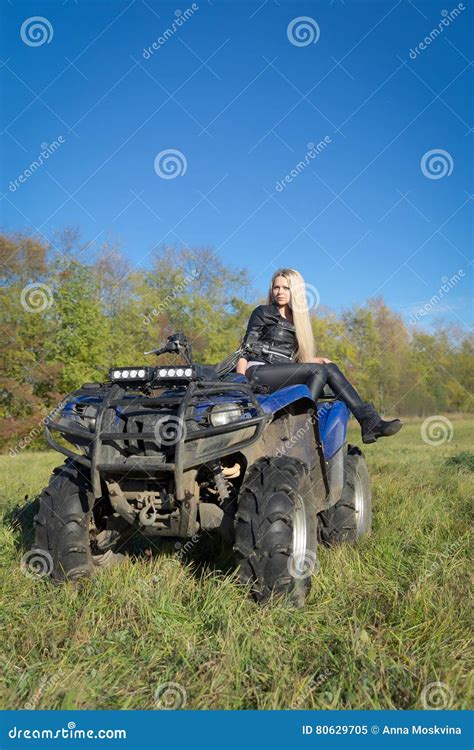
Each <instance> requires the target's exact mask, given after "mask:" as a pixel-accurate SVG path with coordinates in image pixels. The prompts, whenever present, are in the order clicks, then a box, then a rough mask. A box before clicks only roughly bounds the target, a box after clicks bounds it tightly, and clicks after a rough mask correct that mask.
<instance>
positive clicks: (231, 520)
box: [34, 334, 371, 606]
mask: <svg viewBox="0 0 474 750" xmlns="http://www.w3.org/2000/svg"><path fill="white" fill-rule="evenodd" d="M148 353H155V354H158V355H162V354H165V353H169V354H180V355H181V356H182V358H183V360H184V364H183V365H157V366H149V365H144V366H133V367H116V368H113V369H112V370H111V371H110V374H109V377H110V379H109V380H108V381H107V382H105V383H86V384H85V385H83V386H82V387H81V388H79V389H78V390H76V391H74V392H73V393H71V394H69V396H68V397H67V398H66V399H65V405H64V407H63V408H62V410H61V412H60V415H59V417H57V418H56V419H55V421H49V422H48V423H47V425H46V426H45V435H46V439H47V441H48V443H49V445H50V446H51V447H52V448H54V449H55V450H57V451H60V452H61V453H63V454H64V455H65V456H66V457H67V458H66V461H65V463H64V464H63V465H62V466H61V467H59V468H57V469H55V471H54V472H53V475H52V477H51V480H50V483H49V485H48V486H47V487H46V488H45V489H44V490H43V492H42V494H41V496H40V507H39V512H38V514H37V515H36V517H35V521H34V523H35V545H34V550H35V553H36V554H37V555H38V554H39V555H43V556H44V557H45V559H47V561H48V571H47V572H48V573H50V574H51V576H52V577H53V579H55V580H58V581H60V580H66V579H75V578H78V577H81V576H85V575H89V574H90V573H91V572H92V571H93V569H94V566H95V565H99V566H100V565H105V564H107V563H108V562H109V561H110V560H113V558H114V556H115V555H116V554H117V551H119V550H120V549H121V548H122V547H123V545H124V544H125V541H126V540H127V539H128V538H130V536H132V535H133V534H134V533H136V532H137V531H140V532H141V534H143V535H144V536H146V537H149V538H150V537H171V538H173V539H189V538H191V537H193V536H195V535H196V534H199V533H200V532H216V533H220V534H221V535H222V536H223V537H224V538H225V539H226V540H227V542H228V543H229V544H232V545H233V549H234V553H235V560H236V563H237V565H238V569H239V576H240V579H241V580H242V582H245V583H250V584H251V588H252V590H253V594H254V596H255V598H256V599H257V601H260V602H265V601H266V600H267V599H269V597H270V596H271V595H272V594H281V595H286V596H288V597H289V599H290V601H291V602H292V603H293V604H294V605H295V606H302V605H303V603H304V600H305V597H306V595H307V593H308V591H309V589H310V585H311V574H312V573H313V572H314V571H315V570H316V568H317V547H318V542H323V543H325V544H327V545H333V544H335V543H337V542H341V541H347V542H352V543H354V542H356V541H357V540H358V539H359V537H361V536H363V535H365V534H367V533H368V532H369V531H370V525H371V494H370V482H369V476H368V472H367V467H366V463H365V460H364V457H363V455H362V453H361V451H360V450H359V449H358V448H357V447H356V446H353V445H348V444H347V442H346V428H347V423H348V419H349V411H348V409H347V407H346V406H345V404H344V403H343V402H342V401H339V400H337V399H336V398H335V397H334V394H332V393H331V392H330V391H329V390H328V389H327V388H326V390H325V393H324V394H323V397H322V398H321V399H319V400H318V402H317V403H315V402H314V401H313V399H312V398H311V395H310V391H309V389H308V388H307V387H306V386H304V385H294V386H287V387H281V388H279V389H278V390H276V391H274V392H272V393H268V392H262V388H259V387H258V386H257V385H256V384H254V383H253V382H252V380H250V382H249V381H248V380H247V379H246V377H245V376H243V375H238V374H236V373H235V372H228V368H226V367H225V366H220V365H217V366H210V365H199V364H196V363H193V361H192V357H191V347H190V345H189V344H188V342H187V340H186V338H185V337H184V336H183V335H182V334H174V335H173V336H170V337H169V339H168V341H167V343H166V345H165V346H164V347H163V348H161V349H158V350H154V352H148ZM56 434H59V435H61V436H62V437H63V438H65V439H66V441H68V443H70V444H71V445H72V446H74V447H75V450H74V451H73V450H71V449H69V448H67V447H64V445H63V444H61V443H59V442H58V440H57V437H56V438H55V435H56Z"/></svg>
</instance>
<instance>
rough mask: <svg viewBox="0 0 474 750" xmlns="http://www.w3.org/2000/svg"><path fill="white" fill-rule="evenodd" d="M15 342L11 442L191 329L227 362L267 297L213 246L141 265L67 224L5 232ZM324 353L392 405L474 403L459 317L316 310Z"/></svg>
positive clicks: (9, 322)
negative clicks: (49, 235) (115, 371)
mask: <svg viewBox="0 0 474 750" xmlns="http://www.w3.org/2000/svg"><path fill="white" fill-rule="evenodd" d="M0 262H1V264H2V282H1V290H2V306H1V320H0V328H1V335H2V338H3V344H2V354H1V356H2V363H1V374H0V446H1V447H2V449H4V450H5V449H8V448H11V446H12V445H15V444H16V443H18V441H19V440H21V438H22V437H23V436H25V435H27V434H29V433H30V432H32V434H33V436H34V438H33V439H32V440H30V441H29V442H30V443H31V444H33V445H34V446H36V447H39V446H41V445H42V438H41V436H40V434H41V429H39V426H41V420H42V419H43V418H44V417H45V416H46V415H47V414H48V413H49V412H51V411H52V410H54V408H55V406H57V404H58V403H59V402H60V401H61V399H62V397H63V396H64V395H65V394H66V393H67V392H68V391H71V390H73V389H74V388H77V387H78V386H80V385H82V383H84V382H88V381H97V380H103V379H104V378H106V376H107V371H108V369H109V368H110V367H112V366H114V365H131V364H145V363H146V362H147V361H149V362H152V361H153V359H152V358H151V357H150V358H147V357H145V356H144V355H143V352H144V351H147V350H149V349H153V348H156V347H158V346H159V345H160V343H161V342H163V341H164V340H165V339H166V337H167V336H168V335H170V334H171V333H173V332H176V331H182V332H184V333H185V334H186V335H187V336H188V338H189V339H190V340H191V342H192V346H193V355H194V358H195V360H196V361H200V362H205V363H217V362H219V361H221V360H222V359H224V358H225V357H226V356H228V355H229V354H230V353H231V352H232V351H233V350H234V349H236V348H237V346H238V345H239V343H240V341H241V339H242V336H243V334H244V332H245V328H246V324H247V321H248V318H249V315H250V313H251V311H252V309H253V308H254V307H255V306H256V305H257V304H261V303H264V302H265V299H263V298H261V297H260V298H259V297H258V295H257V294H256V293H255V291H254V290H253V288H252V285H251V281H250V274H249V271H248V270H247V269H244V268H230V267H229V266H227V265H226V264H225V263H224V262H223V260H222V259H221V258H220V257H219V256H218V255H217V254H216V253H215V252H214V251H213V250H212V249H208V248H183V247H180V248H178V247H167V246H164V247H160V248H158V249H156V250H155V251H154V252H153V254H151V255H150V256H148V258H147V266H146V267H138V268H137V267H133V268H132V267H131V265H130V263H129V261H128V260H127V259H126V257H125V256H124V255H123V253H122V252H121V251H120V249H118V248H117V247H115V246H113V245H110V244H107V243H105V244H103V245H102V246H100V247H99V248H95V247H93V246H91V245H89V244H88V243H83V242H81V240H80V237H79V235H78V232H77V231H75V230H72V229H67V230H64V231H63V232H62V233H61V234H60V235H58V237H57V238H55V241H54V245H53V244H51V243H47V242H45V241H43V240H42V238H38V237H37V236H34V235H26V234H0ZM311 319H312V325H313V331H314V336H315V342H316V354H317V356H325V357H329V358H330V359H332V360H333V361H335V362H336V363H337V364H338V365H339V367H340V368H341V369H342V371H343V372H344V373H345V374H346V375H347V376H348V377H349V379H350V380H351V381H352V382H353V383H354V385H355V386H356V387H357V388H358V389H359V390H360V391H361V393H362V395H363V397H364V398H365V399H367V400H372V401H374V403H375V404H376V406H377V408H379V409H380V410H381V411H382V412H383V413H385V414H389V413H390V412H392V413H396V414H404V415H418V416H425V415H431V414H437V413H440V412H455V411H459V412H471V411H473V410H474V398H473V395H472V393H473V386H474V368H473V361H474V359H473V355H474V338H473V336H472V335H466V334H465V331H463V330H462V329H460V328H459V327H457V326H453V325H444V326H443V325H439V326H438V327H437V329H436V330H435V331H434V332H433V333H429V332H427V331H425V330H419V329H417V328H412V327H411V326H410V327H407V325H406V324H405V323H404V321H403V318H402V317H401V315H399V314H398V313H396V312H394V311H393V310H391V309H390V308H389V307H388V306H387V305H386V304H385V302H384V300H383V298H381V297H377V298H372V299H369V300H368V301H367V302H366V303H365V304H364V305H353V306H352V307H350V308H347V309H345V310H343V311H342V312H341V313H340V314H336V313H335V312H333V311H332V310H330V309H329V308H326V307H322V306H318V307H317V308H316V309H315V310H312V311H311Z"/></svg>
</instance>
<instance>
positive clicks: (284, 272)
mask: <svg viewBox="0 0 474 750" xmlns="http://www.w3.org/2000/svg"><path fill="white" fill-rule="evenodd" d="M277 276H283V277H284V278H285V279H286V280H287V282H288V286H289V287H290V302H289V306H290V308H291V312H292V314H293V323H294V325H295V332H296V340H297V342H298V349H297V351H296V359H297V361H298V362H309V360H310V359H311V358H312V357H314V337H313V330H312V328H311V320H310V317H309V310H308V302H307V299H306V294H305V287H306V285H305V281H304V279H303V277H302V275H301V274H300V273H299V272H298V271H295V270H294V269H293V268H279V269H278V271H275V273H274V274H273V276H272V280H271V282H270V288H269V290H268V304H269V305H272V304H274V302H275V299H274V297H273V285H274V283H275V279H276V278H277Z"/></svg>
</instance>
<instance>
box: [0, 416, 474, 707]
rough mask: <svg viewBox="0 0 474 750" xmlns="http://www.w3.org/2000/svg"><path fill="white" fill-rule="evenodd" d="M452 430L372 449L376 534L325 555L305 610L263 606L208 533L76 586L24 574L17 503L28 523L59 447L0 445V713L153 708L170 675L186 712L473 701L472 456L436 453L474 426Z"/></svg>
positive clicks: (146, 549)
mask: <svg viewBox="0 0 474 750" xmlns="http://www.w3.org/2000/svg"><path fill="white" fill-rule="evenodd" d="M453 424H454V436H453V438H452V440H451V441H450V442H444V443H442V444H440V445H428V444H426V443H425V442H423V440H422V439H421V436H420V425H421V422H410V423H409V424H408V425H406V426H405V427H404V429H403V430H402V431H401V432H400V433H399V434H398V435H397V436H395V437H393V438H390V439H388V440H380V441H379V442H378V443H377V444H375V445H373V446H367V447H366V448H365V454H366V458H367V461H368V464H369V471H370V474H371V477H372V487H373V510H374V521H373V532H372V535H371V536H370V537H369V538H367V539H366V540H365V541H364V542H363V543H361V544H360V545H359V546H358V547H356V548H350V547H339V548H337V549H333V550H327V549H320V562H321V569H320V572H319V573H318V574H317V575H315V576H314V579H313V586H312V591H311V594H310V596H309V599H308V602H307V606H306V607H305V608H304V609H302V610H299V611H294V610H291V609H290V608H289V607H288V606H287V605H285V604H284V603H282V602H274V603H273V604H272V605H271V606H266V607H265V608H258V607H257V605H255V604H254V603H253V602H252V601H251V600H250V599H249V598H248V596H247V593H246V591H245V590H244V589H243V588H241V587H239V586H238V585H237V583H236V580H235V574H234V573H233V571H232V567H231V561H230V558H229V555H228V552H227V551H226V550H225V548H224V547H223V546H222V545H221V543H220V542H219V541H218V540H216V541H215V542H214V541H212V540H211V541H210V540H209V538H204V539H203V540H202V541H200V542H198V543H197V544H196V545H194V546H193V547H192V549H190V550H189V551H187V552H186V553H185V554H182V548H181V549H179V550H177V548H176V547H175V546H174V543H173V542H172V541H168V542H163V543H162V542H155V541H154V542H153V545H152V544H150V543H147V544H145V545H142V546H141V548H140V545H139V546H138V548H137V551H136V555H135V556H134V557H133V558H129V559H127V560H126V562H125V563H124V564H123V565H120V566H117V567H115V568H111V569H109V570H103V571H100V572H99V573H98V574H96V575H95V576H94V577H93V578H92V579H91V580H88V581H87V582H85V583H83V584H82V585H81V586H77V585H73V584H66V585H62V586H55V585H53V584H51V583H50V582H49V581H45V580H36V579H32V578H29V577H27V576H26V575H25V573H24V572H23V571H22V569H21V567H20V560H21V557H22V554H23V553H24V552H25V551H26V549H27V546H25V545H28V543H29V542H30V541H31V538H30V539H28V534H26V536H24V535H23V536H22V534H21V531H20V528H19V527H15V526H14V525H12V523H11V520H9V519H11V509H12V508H13V507H14V506H15V505H16V504H20V505H21V506H24V509H23V514H22V516H23V520H24V521H26V527H27V528H28V526H29V524H30V523H31V517H32V514H33V512H34V507H32V506H29V505H28V502H29V499H32V498H34V496H35V494H36V493H37V492H38V491H39V490H40V489H41V487H42V486H43V485H45V484H46V483H47V480H48V476H49V474H50V471H51V469H52V468H53V467H54V466H55V465H57V464H58V463H60V462H61V457H60V456H59V455H58V454H55V453H51V452H48V453H24V454H22V455H20V456H17V457H15V458H9V457H2V458H1V460H0V472H1V480H2V485H3V492H2V498H3V506H4V512H5V513H6V520H7V522H6V523H5V525H4V526H3V528H2V529H1V532H0V533H1V565H2V568H3V576H2V587H1V595H0V596H1V599H0V604H1V612H2V614H1V628H2V634H1V637H2V643H3V653H4V656H3V657H2V658H3V662H4V663H3V669H2V682H1V699H0V702H1V705H2V707H4V708H25V707H29V708H38V709H39V708H56V709H59V708H68V709H72V708H97V709H112V708H135V709H138V708H140V709H150V708H156V707H159V706H160V705H163V702H162V703H161V704H160V703H159V697H160V695H161V694H162V691H163V690H166V689H165V688H163V687H162V686H163V685H164V684H165V683H168V682H172V683H175V684H176V686H175V687H174V688H171V689H170V690H171V692H168V694H167V695H166V696H165V700H166V701H168V702H169V701H171V703H172V702H173V701H174V700H175V699H176V700H177V703H176V704H175V705H177V706H179V705H181V706H182V707H186V708H194V709H205V708H214V709H254V708H256V709H282V708H283V709H288V708H290V709H291V708H294V709H296V708H299V709H302V708H318V709H320V708H323V709H324V708H349V709H355V708H365V709H371V708H397V709H412V708H423V707H425V706H426V700H427V699H426V695H427V689H428V690H432V691H433V690H434V691H435V692H436V690H438V692H439V691H441V694H442V705H445V706H446V707H452V708H467V707H470V706H472V700H471V698H472V672H470V671H469V670H470V662H469V654H470V623H471V622H472V620H471V618H472V611H471V609H470V600H469V581H470V565H469V560H470V556H469V541H470V535H469V528H470V520H471V519H470V515H471V514H472V497H473V486H474V480H473V474H472V472H471V471H469V469H468V468H466V466H465V464H466V462H465V461H461V467H460V466H459V465H458V464H457V463H453V462H451V463H450V464H447V463H446V459H447V458H448V457H449V456H454V455H456V454H459V453H461V452H462V451H468V449H469V447H470V436H472V427H473V423H472V421H469V420H467V419H463V420H457V421H456V422H454V423H453ZM351 431H352V435H351V437H352V441H353V442H357V443H358V444H360V439H359V437H358V435H357V433H356V431H355V429H354V428H351ZM23 525H25V524H23ZM22 545H23V546H22ZM150 550H151V551H150ZM209 558H211V559H212V561H211V562H206V560H207V559H209ZM433 683H442V685H441V686H434V688H433V687H429V686H432V684H433ZM176 696H177V698H176ZM428 700H430V699H428ZM431 700H432V701H434V702H436V701H437V700H438V701H439V697H436V696H435V697H433V698H431ZM157 701H158V702H157Z"/></svg>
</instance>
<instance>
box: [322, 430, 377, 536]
mask: <svg viewBox="0 0 474 750" xmlns="http://www.w3.org/2000/svg"><path fill="white" fill-rule="evenodd" d="M371 526H372V497H371V490H370V478H369V472H368V470H367V464H366V462H365V458H364V456H363V454H362V452H361V450H360V449H359V448H358V447H357V446H356V445H348V446H347V454H346V457H345V465H344V487H343V490H342V495H341V497H340V499H339V500H338V501H337V503H336V504H335V505H333V506H332V507H331V508H329V510H325V511H322V512H321V513H319V534H320V538H321V540H322V541H323V542H324V543H325V544H326V545H328V546H333V545H335V544H339V543H341V542H348V543H349V544H355V543H356V542H357V541H358V540H359V539H361V538H362V537H364V536H367V534H370V530H371Z"/></svg>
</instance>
